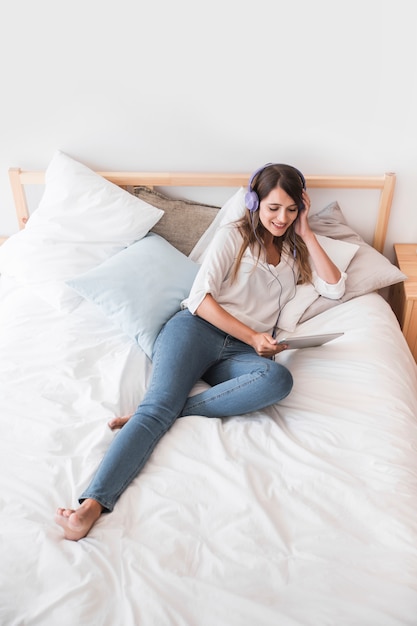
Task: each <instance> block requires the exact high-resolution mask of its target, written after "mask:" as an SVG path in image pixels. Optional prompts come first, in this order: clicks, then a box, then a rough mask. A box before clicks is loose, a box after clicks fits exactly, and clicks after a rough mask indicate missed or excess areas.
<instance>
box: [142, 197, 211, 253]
mask: <svg viewBox="0 0 417 626" xmlns="http://www.w3.org/2000/svg"><path fill="white" fill-rule="evenodd" d="M132 192H133V194H134V195H135V196H136V197H137V198H140V199H141V200H144V201H145V202H147V203H148V204H151V205H152V206H154V207H157V208H158V209H162V210H163V211H164V212H165V213H164V215H163V216H162V218H161V219H160V220H159V223H158V224H157V225H156V226H155V227H154V228H152V232H154V233H157V234H158V235H160V236H161V237H163V238H164V239H166V240H167V241H169V243H170V244H172V245H173V246H174V247H175V248H177V250H179V251H180V252H182V253H183V254H185V255H187V256H188V255H189V254H190V252H191V250H192V249H193V248H194V246H195V244H196V243H197V241H198V240H199V239H200V237H201V236H202V235H203V233H204V232H205V231H206V230H207V229H208V227H209V226H210V224H211V223H212V221H213V220H214V218H215V217H216V215H217V213H218V211H219V208H220V207H216V206H212V205H210V204H202V203H200V202H194V201H192V200H178V199H175V198H170V197H169V196H166V195H164V194H162V193H160V192H159V191H155V190H154V189H150V188H149V187H141V186H139V187H133V190H132Z"/></svg>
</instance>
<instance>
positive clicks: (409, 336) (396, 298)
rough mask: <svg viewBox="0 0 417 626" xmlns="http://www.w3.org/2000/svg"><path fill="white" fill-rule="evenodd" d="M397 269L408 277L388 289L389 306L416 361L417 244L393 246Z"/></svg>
mask: <svg viewBox="0 0 417 626" xmlns="http://www.w3.org/2000/svg"><path fill="white" fill-rule="evenodd" d="M394 250H395V255H396V258H397V263H398V267H399V268H400V270H401V271H402V272H404V274H406V275H407V276H408V278H407V280H405V281H404V282H403V283H398V284H397V285H393V286H392V287H391V289H390V304H391V307H392V309H393V311H394V313H395V315H396V316H397V318H398V321H399V322H400V326H401V328H402V331H403V335H404V337H405V338H406V340H407V343H408V346H409V348H410V350H411V353H412V354H413V356H414V358H415V360H416V361H417V243H396V244H394Z"/></svg>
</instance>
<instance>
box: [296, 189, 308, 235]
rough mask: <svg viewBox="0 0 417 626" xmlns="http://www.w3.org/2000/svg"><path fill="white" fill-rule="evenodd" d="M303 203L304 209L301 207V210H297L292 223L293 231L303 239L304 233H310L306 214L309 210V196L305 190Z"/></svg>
mask: <svg viewBox="0 0 417 626" xmlns="http://www.w3.org/2000/svg"><path fill="white" fill-rule="evenodd" d="M303 203H304V209H301V211H298V217H297V220H296V222H295V224H294V228H295V232H296V233H297V235H299V236H300V237H301V238H302V239H304V237H305V236H306V235H308V234H310V233H311V228H310V225H309V223H308V214H309V212H310V207H311V200H310V196H309V195H308V193H307V192H306V191H305V190H304V191H303Z"/></svg>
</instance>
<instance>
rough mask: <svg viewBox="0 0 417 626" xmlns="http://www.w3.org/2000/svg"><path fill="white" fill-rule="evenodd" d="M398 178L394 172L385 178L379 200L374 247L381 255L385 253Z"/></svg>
mask: <svg viewBox="0 0 417 626" xmlns="http://www.w3.org/2000/svg"><path fill="white" fill-rule="evenodd" d="M395 181H396V176H395V174H394V172H387V173H386V174H385V176H384V184H383V187H382V190H381V195H380V199H379V209H378V218H377V222H376V227H375V233H374V243H373V246H374V248H375V249H376V250H378V252H380V253H381V254H383V253H384V245H385V239H386V236H387V230H388V220H389V216H390V211H391V204H392V198H393V195H394V188H395Z"/></svg>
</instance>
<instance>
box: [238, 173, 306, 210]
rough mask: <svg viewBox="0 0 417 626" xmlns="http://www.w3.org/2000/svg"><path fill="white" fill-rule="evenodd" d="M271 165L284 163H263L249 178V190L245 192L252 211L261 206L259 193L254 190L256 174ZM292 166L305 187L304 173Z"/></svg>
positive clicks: (246, 201) (247, 205) (248, 206)
mask: <svg viewBox="0 0 417 626" xmlns="http://www.w3.org/2000/svg"><path fill="white" fill-rule="evenodd" d="M271 165H282V163H267V164H266V165H263V166H262V167H260V168H259V169H257V170H256V171H255V172H254V173H253V174H252V176H251V177H250V180H249V183H248V190H247V192H246V194H245V203H246V207H247V208H248V209H249V211H250V212H252V211H256V210H257V209H258V208H259V197H258V194H257V193H256V191H253V189H252V183H253V181H254V179H255V178H256V176H257V175H258V174H260V172H263V170H265V169H266V168H267V167H270V166H271ZM291 167H292V168H293V170H295V172H297V174H298V176H299V177H300V180H301V184H302V186H303V189H305V188H306V179H305V178H304V176H303V174H302V173H301V172H300V170H298V169H297V168H296V167H293V166H291Z"/></svg>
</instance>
